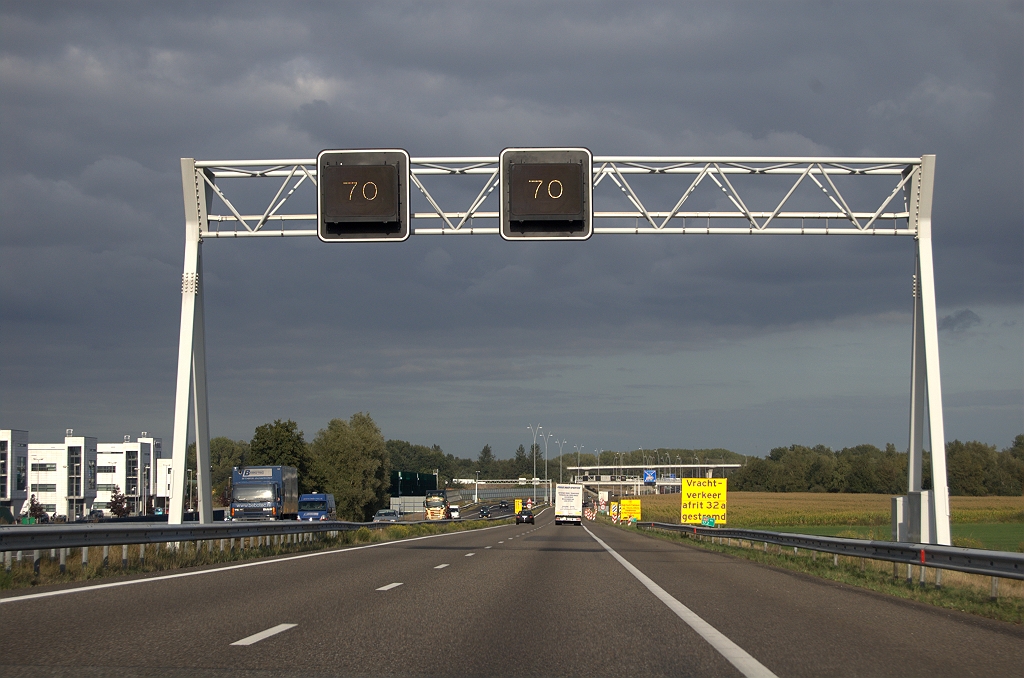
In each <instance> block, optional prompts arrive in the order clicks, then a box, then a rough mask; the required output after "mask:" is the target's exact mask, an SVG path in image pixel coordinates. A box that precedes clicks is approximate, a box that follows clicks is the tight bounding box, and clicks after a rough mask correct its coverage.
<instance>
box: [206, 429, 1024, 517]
mask: <svg viewBox="0 0 1024 678" xmlns="http://www.w3.org/2000/svg"><path fill="white" fill-rule="evenodd" d="M547 451H548V454H549V456H548V460H547V461H548V463H547V473H546V477H547V478H550V479H552V480H554V481H558V480H559V479H560V478H561V479H562V480H564V481H566V482H568V481H569V480H570V479H571V477H572V475H573V474H574V473H575V470H572V469H570V467H576V466H597V465H603V466H605V467H614V466H619V465H621V466H641V465H643V466H649V465H654V464H659V465H662V466H664V465H670V466H671V465H676V464H678V465H679V466H680V467H681V468H680V474H681V475H687V474H688V473H689V472H690V471H689V469H686V468H685V467H684V465H687V464H698V465H699V464H713V463H738V464H741V467H740V468H739V469H737V470H736V471H735V472H734V473H732V474H731V475H730V476H729V478H730V480H729V487H730V489H732V490H739V491H760V492H861V493H880V494H894V495H896V494H904V493H906V491H907V463H908V462H907V459H908V456H907V453H906V452H901V451H898V450H897V449H896V448H895V446H894V445H892V444H888V445H886V447H885V449H884V450H882V449H879V448H877V447H875V446H874V445H857V446H855V447H846V448H843V449H841V450H832V449H831V448H829V447H826V446H824V445H816V446H814V447H805V446H802V445H791V446H789V447H776V448H775V449H773V450H771V452H770V453H769V454H768V456H767V457H764V458H761V457H747V456H744V455H741V454H738V453H736V452H732V451H730V450H726V449H722V448H714V449H685V448H657V449H637V450H632V451H628V452H617V451H611V450H603V451H601V452H598V453H584V452H580V453H579V454H577V453H576V452H575V450H574V451H573V452H571V453H570V452H566V451H565V449H564V447H563V452H565V453H564V454H562V455H558V454H557V452H556V451H557V447H554V446H551V445H549V446H548V450H547ZM535 459H536V469H537V476H538V477H540V478H544V477H545V470H544V448H543V446H541V445H539V444H538V445H531V446H529V448H527V447H526V446H524V445H519V447H518V448H517V449H516V450H515V452H514V453H513V454H512V456H511V457H509V458H506V459H499V458H498V457H497V456H496V455H495V454H494V451H493V449H492V448H491V446H490V445H484V446H483V448H482V449H481V450H480V452H479V454H478V455H477V457H476V458H475V459H472V458H462V457H457V456H455V455H453V454H450V453H447V454H446V453H445V452H444V450H442V449H441V447H440V446H439V445H431V446H426V445H419V444H414V443H410V442H408V441H405V440H385V439H384V436H383V434H382V433H381V430H380V428H379V427H378V426H377V424H376V423H375V422H374V421H373V419H372V418H371V417H370V415H369V414H366V413H362V412H360V413H357V414H354V415H352V416H351V417H350V418H349V419H348V420H347V421H346V420H344V419H332V420H331V421H330V422H329V423H328V424H327V427H326V428H323V429H320V430H319V431H317V434H316V436H314V438H313V440H312V441H309V442H307V441H306V440H305V435H304V433H303V432H302V431H301V430H299V428H298V424H296V423H295V422H294V421H292V420H290V419H289V420H281V419H277V420H275V421H274V422H273V423H267V424H263V425H261V426H258V427H256V430H255V432H254V434H253V437H252V439H251V440H249V441H244V440H231V439H230V438H226V437H218V438H213V439H211V440H210V463H211V470H210V476H211V484H212V486H213V492H214V496H215V497H223V498H227V495H228V491H229V485H230V482H231V470H232V468H233V467H235V466H264V465H267V466H269V465H285V466H294V467H296V468H297V469H298V475H299V491H300V492H303V493H306V492H313V491H319V492H330V493H332V494H334V498H335V501H336V503H337V506H338V516H339V517H340V518H342V519H343V520H367V519H369V518H370V517H371V516H372V515H373V513H374V512H375V511H376V510H377V509H379V508H382V507H385V506H387V504H388V499H389V490H390V476H391V471H392V470H395V471H412V472H416V473H435V472H436V473H437V474H438V482H439V484H441V485H443V486H450V485H451V484H452V482H453V480H455V479H458V478H466V479H468V478H475V477H476V472H477V471H479V472H480V479H481V480H487V479H496V478H505V479H508V478H531V477H533V472H534V460H535ZM188 463H189V468H193V469H194V468H195V445H194V444H192V445H190V446H189V459H188ZM946 465H947V477H948V480H949V490H950V494H954V495H987V494H996V495H1021V494H1022V493H1024V434H1022V435H1019V436H1017V437H1016V438H1015V439H1014V441H1013V444H1012V445H1011V446H1010V447H1008V448H1006V449H1003V450H1001V451H1000V450H997V449H996V447H995V446H993V445H987V444H985V443H981V442H978V441H970V442H966V443H964V442H960V441H959V440H954V441H952V442H950V443H948V444H947V445H946ZM670 472H671V470H670ZM631 475H632V474H631ZM930 488H931V459H930V455H929V454H928V453H927V452H925V463H924V489H930Z"/></svg>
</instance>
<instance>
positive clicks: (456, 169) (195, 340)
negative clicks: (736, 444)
mask: <svg viewBox="0 0 1024 678" xmlns="http://www.w3.org/2000/svg"><path fill="white" fill-rule="evenodd" d="M409 165H410V167H409V171H410V180H411V184H412V186H413V187H415V189H416V192H415V193H414V195H416V196H417V197H416V198H415V199H416V202H417V203H418V206H419V208H418V209H416V210H413V211H412V213H411V217H412V220H413V222H414V228H413V229H412V234H413V235H460V234H495V235H496V234H498V232H499V228H498V225H497V223H496V222H497V219H498V217H499V213H498V210H497V209H496V205H495V203H496V200H497V196H495V195H494V194H495V190H496V189H498V188H499V183H500V179H499V174H500V172H499V159H498V157H425V158H412V159H411V160H410V163H409ZM316 168H317V165H316V161H315V159H313V158H304V159H283V160H226V161H219V160H218V161H196V160H194V159H192V158H182V160H181V172H182V187H183V191H184V201H185V261H184V270H183V274H182V287H181V291H182V306H181V326H180V337H179V346H178V376H177V387H176V398H175V413H174V432H173V444H172V458H173V461H172V467H173V476H172V477H173V478H174V482H175V484H176V486H177V487H176V490H175V491H174V493H173V495H172V501H171V514H170V519H171V522H180V521H181V519H182V508H183V504H182V498H183V490H182V488H183V487H184V477H185V450H186V445H187V433H188V419H189V412H190V409H191V410H192V413H193V416H194V419H195V431H196V439H197V440H196V443H197V444H196V447H197V453H198V461H199V464H198V466H199V473H198V476H199V497H200V505H199V512H200V521H201V522H210V521H211V520H212V508H211V505H210V477H209V424H208V421H209V415H208V405H207V400H206V362H205V330H204V317H203V310H204V309H203V306H204V305H203V274H202V245H203V241H205V240H208V239H221V238H252V237H316V235H317V230H316V221H317V214H316V212H315V211H310V210H311V208H312V209H315V208H316V191H315V188H316V182H317V171H316ZM934 168H935V156H933V155H925V156H922V157H920V158H856V157H853V158H850V157H835V158H828V157H718V156H707V157H703V156H702V157H675V156H594V159H593V175H592V181H593V188H594V193H593V219H594V233H595V234H597V235H602V234H663V235H683V234H706V235H712V234H733V235H737V234H750V235H768V234H774V235H873V236H874V235H883V236H909V237H913V238H914V239H915V241H916V245H917V261H916V271H915V274H914V284H913V286H912V289H913V298H914V342H913V350H912V359H911V362H912V365H911V388H910V396H911V397H910V400H911V407H910V426H909V428H910V435H909V449H910V464H909V471H908V482H909V489H910V491H911V492H919V491H921V489H922V487H921V480H922V477H923V441H924V439H925V433H926V431H927V434H928V438H929V440H930V443H931V448H932V452H933V454H932V456H931V459H932V478H934V479H935V481H934V490H933V491H932V493H931V494H930V496H927V502H928V504H929V506H928V508H929V510H930V515H931V517H930V519H929V518H928V517H927V516H925V517H923V518H922V517H921V516H920V515H918V517H917V518H914V517H913V514H912V517H911V522H913V520H918V521H919V523H920V521H922V520H926V521H928V522H930V525H923V524H918V525H917V526H916V528H915V526H914V525H911V526H910V533H911V534H912V535H913V534H917V535H927V536H928V540H929V541H931V542H933V543H938V544H949V543H950V534H949V497H948V488H947V486H946V485H947V484H946V458H945V434H944V431H943V421H942V391H941V385H940V377H939V353H938V334H937V319H936V304H935V280H934V270H933V263H932V262H933V257H932V238H931V234H932V229H931V211H932V191H933V185H934ZM243 179H244V180H246V181H245V182H244V183H245V184H246V186H247V187H249V186H250V185H252V183H253V182H252V180H256V179H258V180H260V181H259V186H260V190H264V191H265V193H264V195H265V196H267V197H265V198H263V199H262V200H263V202H261V203H260V204H261V205H262V207H261V208H260V209H259V210H258V211H246V210H244V209H242V208H240V207H239V206H238V205H240V204H241V202H242V201H243V200H249V199H250V198H251V194H252V191H247V192H246V191H243V192H242V194H241V195H240V196H236V195H235V194H234V193H232V194H231V195H229V193H231V187H233V186H234V185H236V182H235V180H243ZM454 182H459V185H458V187H457V189H456V187H455V185H454ZM868 184H870V185H868ZM467 186H468V187H469V188H468V190H467ZM467 196H472V197H470V198H468V199H467ZM214 208H216V212H214V211H212V210H213V209H214ZM631 220H632V223H630V221H631ZM337 246H342V247H344V246H346V245H337ZM347 246H349V247H352V246H357V245H355V244H354V243H350V244H348V245H347ZM190 396H191V400H192V403H191V407H190V403H189V400H190Z"/></svg>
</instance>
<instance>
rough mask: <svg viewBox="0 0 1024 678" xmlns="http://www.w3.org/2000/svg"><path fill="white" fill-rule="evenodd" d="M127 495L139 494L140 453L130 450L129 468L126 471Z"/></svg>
mask: <svg viewBox="0 0 1024 678" xmlns="http://www.w3.org/2000/svg"><path fill="white" fill-rule="evenodd" d="M125 486H126V487H127V489H126V490H125V494H129V495H132V496H136V495H138V494H139V451H138V450H128V467H127V470H126V471H125Z"/></svg>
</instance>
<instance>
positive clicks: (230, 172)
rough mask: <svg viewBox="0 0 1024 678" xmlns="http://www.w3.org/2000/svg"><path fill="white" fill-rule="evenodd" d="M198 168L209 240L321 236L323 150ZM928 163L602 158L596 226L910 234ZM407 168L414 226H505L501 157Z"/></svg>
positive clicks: (433, 231)
mask: <svg viewBox="0 0 1024 678" xmlns="http://www.w3.org/2000/svg"><path fill="white" fill-rule="evenodd" d="M195 168H196V175H197V184H205V186H206V188H207V191H206V192H207V202H211V201H210V199H211V198H214V200H213V201H212V202H213V203H214V204H208V205H206V207H207V209H208V210H209V211H210V213H209V214H206V215H204V217H203V218H202V219H201V222H202V223H201V224H200V228H201V231H202V236H203V237H204V238H208V237H246V236H316V230H315V221H316V213H315V212H314V213H310V212H309V211H308V210H309V206H310V205H315V203H316V194H315V190H316V181H317V174H316V162H315V160H313V159H303V160H240V161H197V162H196V163H195ZM920 169H921V159H920V158H729V157H693V158H684V157H679V158H677V157H625V156H623V157H610V156H609V157H601V156H595V158H594V173H593V183H594V220H595V227H594V232H595V233H777V234H870V235H911V236H913V235H916V233H917V224H916V220H915V219H913V218H911V210H910V207H909V201H908V199H907V195H908V193H909V192H910V188H911V186H912V184H913V181H914V179H915V177H917V176H918V174H919V172H920ZM410 171H411V175H412V176H411V182H412V185H413V186H415V187H416V189H417V190H418V192H419V196H418V197H417V198H416V200H415V201H414V203H420V205H422V206H423V207H425V209H422V210H420V211H416V209H415V207H416V206H417V205H415V204H414V209H413V212H412V218H413V220H414V223H415V222H419V223H422V224H423V226H419V225H417V226H416V227H415V228H414V229H413V233H415V234H417V235H443V234H459V233H498V228H497V225H491V224H492V223H493V222H496V220H497V218H498V212H497V209H496V207H497V205H496V203H497V199H498V196H496V195H493V194H494V193H495V191H496V189H497V188H498V183H499V172H498V159H497V158H489V157H480V158H476V157H467V158H459V157H452V158H412V161H411V165H410ZM234 179H265V180H268V181H266V182H263V184H264V185H271V186H276V189H277V190H276V193H274V195H273V197H272V198H271V199H270V200H269V202H266V198H265V197H264V198H262V201H261V199H259V198H258V197H255V195H254V192H253V191H251V190H244V191H242V192H243V193H244V194H245V195H244V198H245V199H253V198H254V197H255V199H256V202H257V204H264V203H265V204H266V207H265V208H264V209H263V210H262V211H261V212H259V213H243V212H244V210H242V209H240V208H238V207H236V204H240V202H239V199H238V198H234V197H229V196H228V195H227V192H226V188H225V187H226V186H229V185H230V186H231V187H232V190H234V188H235V187H236V186H237V185H238V184H237V183H236V182H233V181H228V180H234ZM455 181H459V182H462V183H461V184H460V185H459V186H458V187H456V186H455V185H454V182H455ZM467 181H468V182H470V184H471V185H468V186H469V190H467V184H466V183H465V182H467ZM869 184H870V185H869ZM840 186H842V190H840ZM453 189H454V190H453ZM414 195H415V194H414ZM470 196H472V197H471V198H470ZM899 196H902V199H898V197H899ZM815 203H816V204H815ZM215 206H216V207H217V209H218V213H213V207H215ZM455 206H457V207H458V208H453V207H455ZM289 208H294V210H291V209H289ZM480 220H483V224H486V225H481V223H480ZM630 220H632V222H633V223H632V224H630V223H629V222H630ZM431 221H433V222H440V224H439V227H437V226H432V225H428V224H429V222H431ZM808 222H811V223H810V225H808ZM308 224H312V225H313V226H314V228H310V227H309V226H308ZM713 224H714V225H713Z"/></svg>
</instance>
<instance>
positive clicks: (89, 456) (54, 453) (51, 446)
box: [22, 429, 97, 520]
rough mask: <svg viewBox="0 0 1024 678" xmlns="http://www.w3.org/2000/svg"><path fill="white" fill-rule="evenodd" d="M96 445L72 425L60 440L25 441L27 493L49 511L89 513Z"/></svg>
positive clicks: (71, 515) (70, 515)
mask: <svg viewBox="0 0 1024 678" xmlns="http://www.w3.org/2000/svg"><path fill="white" fill-rule="evenodd" d="M26 437H27V434H26ZM96 448H97V443H96V439H95V438H91V437H88V436H76V435H74V431H73V430H71V429H68V430H67V435H65V437H64V442H63V443H28V463H29V469H28V485H29V488H28V494H29V495H30V496H31V495H35V497H36V501H38V502H39V503H40V504H42V505H43V510H45V511H46V512H47V513H49V514H51V515H52V514H57V515H63V516H67V518H68V520H75V519H76V518H81V517H82V516H85V515H86V514H88V512H89V510H90V509H91V508H92V504H93V502H94V501H95V499H96ZM25 508H26V506H25V505H23V506H22V509H23V510H24V509H25Z"/></svg>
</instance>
